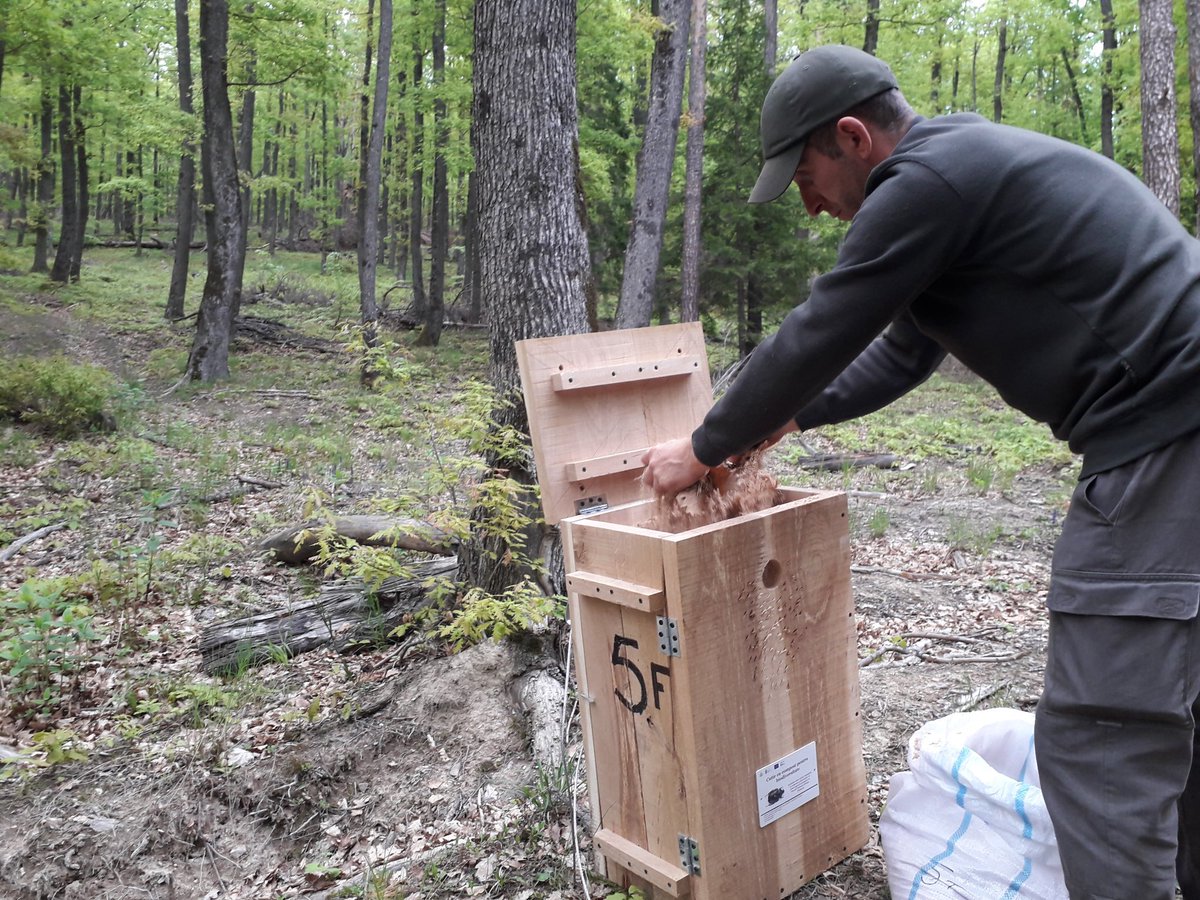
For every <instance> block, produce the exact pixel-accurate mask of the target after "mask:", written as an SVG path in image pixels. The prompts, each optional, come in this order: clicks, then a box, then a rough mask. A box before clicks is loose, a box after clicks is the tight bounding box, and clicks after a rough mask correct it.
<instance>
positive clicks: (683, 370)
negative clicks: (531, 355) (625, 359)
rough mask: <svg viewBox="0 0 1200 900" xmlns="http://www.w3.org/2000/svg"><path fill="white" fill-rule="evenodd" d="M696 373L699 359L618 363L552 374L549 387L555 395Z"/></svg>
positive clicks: (689, 357)
mask: <svg viewBox="0 0 1200 900" xmlns="http://www.w3.org/2000/svg"><path fill="white" fill-rule="evenodd" d="M699 371H702V370H701V368H700V358H699V357H697V356H680V357H672V358H668V359H663V360H659V361H658V362H634V363H619V364H617V365H614V366H603V367H598V368H594V369H577V370H575V371H573V372H555V373H554V374H553V375H552V376H551V377H550V385H551V387H552V388H553V389H554V391H555V392H556V393H562V392H563V391H578V390H583V389H585V388H594V387H603V386H606V385H610V384H630V383H632V382H637V381H653V380H655V379H658V378H677V377H679V376H680V375H690V374H692V373H693V372H699ZM704 371H707V369H705V370H704Z"/></svg>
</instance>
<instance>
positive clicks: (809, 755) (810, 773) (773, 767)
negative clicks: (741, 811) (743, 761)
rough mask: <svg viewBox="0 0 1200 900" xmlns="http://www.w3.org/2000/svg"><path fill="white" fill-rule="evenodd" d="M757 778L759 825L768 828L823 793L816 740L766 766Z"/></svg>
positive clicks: (759, 771)
mask: <svg viewBox="0 0 1200 900" xmlns="http://www.w3.org/2000/svg"><path fill="white" fill-rule="evenodd" d="M754 778H755V781H756V782H757V783H758V827H759V828H766V827H767V826H768V825H770V824H771V823H772V822H774V821H775V820H776V819H778V818H780V817H781V816H784V815H787V814H788V813H790V812H791V811H792V810H793V809H798V808H800V807H801V806H803V805H804V804H805V803H807V802H808V801H809V800H812V799H813V798H814V797H816V796H817V795H818V794H819V793H821V789H820V785H819V784H818V783H817V743H816V741H813V742H811V743H808V744H805V745H804V746H803V747H801V748H800V749H799V750H793V751H792V752H791V753H789V754H788V755H787V756H785V757H783V758H782V759H778V760H776V761H775V762H773V763H770V764H769V765H765V766H763V767H762V768H761V769H759V770H758V771H757V772H756V773H755V775H754Z"/></svg>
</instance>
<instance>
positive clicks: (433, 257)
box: [417, 0, 450, 347]
mask: <svg viewBox="0 0 1200 900" xmlns="http://www.w3.org/2000/svg"><path fill="white" fill-rule="evenodd" d="M445 80H446V0H437V2H436V3H435V4H434V23H433V89H434V91H435V94H434V101H433V135H434V138H433V222H432V225H431V227H430V232H431V234H432V238H433V241H432V246H431V247H430V248H429V249H430V257H429V307H428V308H427V309H426V310H425V327H424V328H422V329H421V333H420V335H418V337H417V344H418V345H419V346H424V347H436V346H437V345H438V341H440V340H441V339H442V321H443V320H444V319H445V317H446V257H447V256H449V255H450V193H449V191H450V186H449V184H448V183H447V178H446V148H447V144H448V143H449V142H450V134H449V126H448V124H447V122H446V97H445Z"/></svg>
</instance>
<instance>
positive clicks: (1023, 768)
mask: <svg viewBox="0 0 1200 900" xmlns="http://www.w3.org/2000/svg"><path fill="white" fill-rule="evenodd" d="M1031 759H1033V735H1032V734H1031V735H1030V736H1029V749H1028V750H1026V751H1025V762H1023V763H1021V771H1020V772H1018V773H1017V781H1024V780H1025V772H1026V771H1027V770H1028V769H1029V761H1030V760H1031Z"/></svg>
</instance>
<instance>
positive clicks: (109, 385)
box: [0, 356, 118, 438]
mask: <svg viewBox="0 0 1200 900" xmlns="http://www.w3.org/2000/svg"><path fill="white" fill-rule="evenodd" d="M117 392H118V390H117V382H116V380H115V379H114V378H113V377H112V376H111V375H110V374H109V373H108V372H106V371H105V370H104V369H100V368H97V367H96V366H90V365H84V364H80V363H74V362H71V361H69V360H67V359H65V358H63V357H61V356H59V357H54V358H51V359H40V358H38V357H31V356H17V357H13V358H9V359H0V419H9V420H12V421H18V422H26V423H28V424H30V425H33V426H35V427H36V428H38V429H40V430H42V431H44V432H46V433H48V434H51V435H54V436H56V437H60V438H71V437H75V436H76V435H79V434H82V433H83V432H87V431H98V430H104V429H110V428H112V427H113V425H114V419H113V414H112V409H113V407H114V404H115V401H116V397H117Z"/></svg>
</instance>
